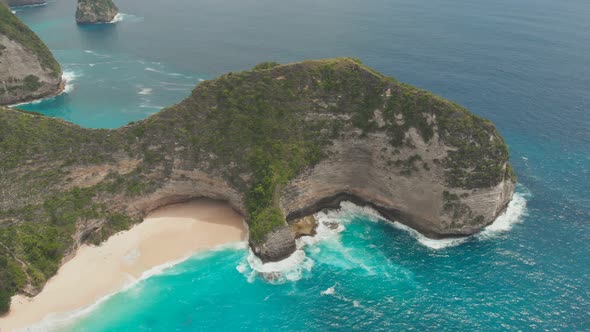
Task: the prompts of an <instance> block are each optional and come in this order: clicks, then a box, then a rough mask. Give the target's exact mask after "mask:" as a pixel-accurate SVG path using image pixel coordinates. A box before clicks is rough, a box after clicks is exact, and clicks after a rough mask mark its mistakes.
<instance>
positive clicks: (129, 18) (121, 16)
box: [106, 13, 143, 24]
mask: <svg viewBox="0 0 590 332" xmlns="http://www.w3.org/2000/svg"><path fill="white" fill-rule="evenodd" d="M123 21H125V22H142V21H143V17H139V16H135V15H132V14H125V13H117V15H115V17H114V18H113V20H112V21H110V22H107V23H106V24H115V23H118V22H123Z"/></svg>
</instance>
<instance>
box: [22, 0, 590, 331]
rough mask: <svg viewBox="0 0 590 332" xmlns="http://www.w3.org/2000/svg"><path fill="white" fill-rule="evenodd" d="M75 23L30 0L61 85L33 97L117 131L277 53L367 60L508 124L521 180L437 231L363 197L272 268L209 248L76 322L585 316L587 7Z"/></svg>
mask: <svg viewBox="0 0 590 332" xmlns="http://www.w3.org/2000/svg"><path fill="white" fill-rule="evenodd" d="M117 5H118V6H119V8H120V9H121V12H122V13H123V14H122V15H121V16H120V17H119V19H120V21H119V22H118V23H117V24H105V25H99V26H84V27H78V26H76V24H75V22H74V11H75V1H73V0H56V1H53V2H50V3H49V4H47V5H46V6H41V7H30V8H17V9H15V10H16V12H17V15H18V16H19V17H20V18H21V19H22V20H23V21H24V22H25V23H27V24H28V25H29V26H30V27H31V28H32V29H33V30H34V31H35V32H37V33H38V34H39V35H40V36H41V38H42V39H43V40H44V41H45V42H46V43H47V44H48V46H49V47H50V49H51V50H52V51H53V52H54V54H55V56H56V57H57V59H58V61H59V62H60V63H61V64H62V66H63V69H64V72H65V75H66V76H67V78H68V82H69V83H68V87H67V91H66V93H64V94H62V95H60V96H58V97H55V98H51V99H48V100H44V101H41V102H35V103H31V104H27V105H21V107H22V108H24V109H27V110H33V111H37V112H41V113H44V114H47V115H51V116H56V117H60V118H63V119H66V120H69V121H72V122H74V123H77V124H79V125H81V126H84V127H92V128H116V127H120V126H122V125H125V124H126V123H128V122H130V121H136V120H140V119H144V118H146V117H148V116H149V115H151V114H153V113H155V112H157V111H158V110H159V109H161V108H162V107H165V106H167V105H171V104H174V103H176V102H179V101H181V100H182V99H183V98H185V97H186V96H188V94H189V93H190V91H191V90H192V88H194V86H195V85H196V84H198V83H199V82H200V81H201V80H204V79H210V78H214V77H216V76H218V75H220V74H222V73H224V72H227V71H238V70H244V69H247V68H250V67H252V66H254V65H255V64H256V63H259V62H262V61H277V62H283V63H285V62H291V61H298V60H303V59H309V58H325V57H336V56H352V57H357V58H360V59H362V61H363V62H364V63H365V64H367V65H369V66H371V67H373V68H375V69H376V70H378V71H380V72H383V73H385V74H387V75H390V76H393V77H395V78H397V79H398V80H400V81H403V82H407V83H410V84H412V85H415V86H418V87H420V88H423V89H427V90H430V91H433V92H435V93H437V94H439V95H441V96H443V97H445V98H448V99H450V100H453V101H455V102H457V103H459V104H462V105H464V106H466V107H467V108H469V109H470V110H471V111H473V112H474V113H476V114H479V115H481V116H484V117H486V118H489V119H490V120H492V121H494V123H495V124H496V125H497V127H498V129H499V131H500V132H501V133H502V135H503V136H504V138H505V139H506V141H507V143H508V144H509V146H510V152H511V160H512V163H513V165H514V168H515V170H516V173H517V175H518V177H519V183H520V184H519V185H518V188H517V194H516V196H515V200H514V201H513V202H512V203H511V206H510V208H509V209H508V212H507V214H506V215H505V216H503V217H501V220H499V221H498V222H497V223H495V224H494V225H492V226H490V227H489V228H487V229H486V230H484V232H482V233H481V234H479V235H476V236H473V237H470V238H467V239H460V240H447V241H433V240H429V239H426V238H424V237H422V236H420V235H419V234H416V233H415V232H412V231H411V230H408V229H406V228H404V227H401V226H400V225H399V224H392V223H389V222H385V221H382V220H380V218H379V217H378V216H376V215H375V213H374V212H372V211H370V210H368V209H362V208H358V207H355V206H352V205H350V204H346V203H345V204H343V207H342V209H341V210H339V211H332V212H327V213H321V214H320V215H318V217H319V218H320V220H330V221H337V222H338V223H339V224H340V226H339V228H338V230H330V229H323V231H322V232H320V233H321V235H320V236H319V237H318V238H316V239H314V240H309V239H308V242H310V243H308V244H307V245H306V246H305V247H304V248H303V249H301V250H300V251H298V252H297V253H296V254H295V255H294V256H293V257H292V258H291V259H290V261H287V262H283V263H282V265H280V266H274V267H273V268H276V269H280V270H282V271H283V273H282V274H281V277H280V278H279V279H277V280H274V281H273V282H269V281H267V280H265V279H264V278H261V277H260V276H259V275H258V273H257V272H256V269H259V270H260V269H265V268H268V267H264V266H260V264H259V262H257V261H256V259H255V258H254V257H253V256H252V255H251V254H250V253H249V252H248V249H247V248H246V246H245V245H244V244H236V245H234V246H229V247H224V248H220V249H219V250H215V251H210V252H205V253H200V254H198V255H196V256H194V257H192V258H190V259H188V260H186V261H184V262H182V263H180V264H177V265H174V266H170V267H166V268H164V267H163V268H161V269H158V270H155V271H151V272H150V273H149V274H148V275H146V277H145V278H142V279H141V280H138V281H137V282H136V283H134V284H133V285H131V286H130V287H128V288H127V289H125V290H124V291H121V292H119V293H116V294H113V295H112V296H110V297H108V298H105V299H104V300H103V301H101V302H100V303H97V304H96V305H94V306H92V307H90V308H85V309H84V310H80V311H78V312H75V313H72V314H71V315H68V316H66V317H51V318H50V319H48V320H46V321H44V322H42V323H41V325H39V326H37V327H38V329H40V330H46V329H47V328H49V327H51V326H52V327H54V328H57V329H58V330H64V331H130V330H137V331H200V330H237V329H244V330H267V331H275V330H281V331H290V330H303V329H308V330H322V331H323V330H387V331H391V330H394V331H395V330H470V331H471V330H475V331H507V330H514V331H523V330H555V331H557V330H560V331H561V330H565V331H584V330H586V331H588V330H590V245H589V243H590V195H589V193H590V129H589V128H590V19H589V18H590V2H588V1H586V0H567V1H549V0H497V1H468V0H447V1H439V0H389V1H384V0H366V1H362V2H361V1H351V0H340V1H335V0H322V1H313V0H295V1H290V2H288V3H281V2H278V1H271V0H218V1H211V0H203V1H198V2H197V1H189V0H177V1H174V2H164V1H156V0H118V1H117Z"/></svg>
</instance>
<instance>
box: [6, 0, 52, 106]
mask: <svg viewBox="0 0 590 332" xmlns="http://www.w3.org/2000/svg"><path fill="white" fill-rule="evenodd" d="M61 84H62V79H61V68H60V66H59V64H58V63H57V61H56V60H55V59H54V58H53V55H52V54H51V52H50V51H49V49H48V48H47V46H45V44H43V42H42V41H41V40H40V39H39V37H37V35H35V33H33V32H32V31H31V30H30V29H29V28H28V27H27V26H26V25H25V24H23V23H22V22H21V21H20V20H19V19H18V18H17V17H16V16H15V15H14V14H12V13H11V12H10V10H9V9H8V8H7V7H5V6H4V5H0V104H14V103H18V102H23V101H30V100H34V99H39V98H43V97H47V96H51V95H54V94H57V93H58V92H59V91H60V90H61V87H62V86H61Z"/></svg>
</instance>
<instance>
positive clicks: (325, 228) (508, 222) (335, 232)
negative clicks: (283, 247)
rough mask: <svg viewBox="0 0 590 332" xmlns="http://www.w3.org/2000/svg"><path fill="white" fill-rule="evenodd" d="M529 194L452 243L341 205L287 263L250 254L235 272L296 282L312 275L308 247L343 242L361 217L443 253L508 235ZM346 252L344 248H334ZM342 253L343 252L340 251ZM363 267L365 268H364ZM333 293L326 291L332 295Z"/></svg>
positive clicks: (321, 218) (322, 217) (321, 219)
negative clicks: (479, 229) (350, 226)
mask: <svg viewBox="0 0 590 332" xmlns="http://www.w3.org/2000/svg"><path fill="white" fill-rule="evenodd" d="M528 195H529V194H528V193H526V192H524V193H523V192H517V193H515V194H514V198H513V199H512V201H511V202H510V203H509V204H508V207H507V208H506V211H504V213H503V214H501V215H500V216H499V217H498V218H497V219H496V221H495V222H494V223H493V224H491V225H489V226H487V227H485V228H484V229H483V230H482V232H481V233H479V234H477V235H474V236H466V237H460V238H452V239H431V238H428V237H426V236H424V235H423V234H421V233H420V232H418V231H416V230H415V229H413V228H410V227H408V226H406V225H404V224H401V223H399V222H397V221H394V222H390V221H388V220H387V219H385V218H384V217H383V216H381V215H380V214H379V213H378V212H377V211H376V210H374V209H372V208H370V207H361V206H358V205H355V204H354V203H351V202H342V203H340V209H337V210H325V211H321V212H318V213H316V214H315V215H314V217H315V219H316V221H317V223H318V225H317V228H316V235H315V236H313V237H312V236H303V237H301V238H299V239H297V240H296V245H297V250H296V251H295V252H294V253H293V254H292V255H291V256H289V257H288V258H286V259H285V260H282V261H279V262H272V263H266V264H265V263H262V261H261V260H260V259H259V258H258V257H256V255H254V253H253V252H252V251H250V253H249V255H248V257H247V258H246V260H245V261H244V262H242V263H240V264H239V265H238V266H237V267H236V268H237V270H238V271H239V272H240V273H242V274H243V275H244V276H246V277H247V278H248V281H249V282H253V281H254V280H255V278H256V277H262V278H263V279H265V280H267V281H268V282H270V283H273V284H281V283H285V282H287V281H297V280H299V279H301V278H302V277H304V276H305V274H306V273H307V272H310V271H311V270H312V268H313V266H314V265H315V262H314V260H313V259H312V258H310V257H308V256H307V254H306V252H305V251H304V248H306V247H308V248H309V250H311V252H312V253H314V252H318V251H319V250H320V248H319V247H317V246H316V244H318V243H320V242H328V241H335V242H338V241H340V233H341V232H343V231H344V230H345V229H346V225H347V224H348V223H350V222H352V221H353V220H354V219H355V218H359V217H362V218H364V219H368V220H370V221H373V222H387V223H388V224H390V225H392V226H393V227H395V228H397V229H400V230H403V231H406V232H408V233H409V234H410V235H411V236H412V237H414V238H415V239H416V240H417V241H418V243H419V244H421V245H423V246H425V247H428V248H430V249H433V250H439V249H444V248H448V247H453V246H458V245H460V244H462V243H464V242H466V241H467V240H469V239H472V238H474V239H481V240H483V239H488V238H491V237H494V236H496V235H497V234H500V233H503V232H506V231H509V230H511V229H512V227H513V225H514V224H516V223H519V222H521V221H522V217H523V216H525V215H526V197H527V196H528ZM335 248H341V250H345V247H344V246H341V245H340V246H335ZM339 250H340V249H339ZM361 265H362V264H361ZM332 291H333V290H330V289H328V290H326V294H330V293H331V292H332Z"/></svg>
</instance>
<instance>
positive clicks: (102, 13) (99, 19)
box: [76, 0, 119, 24]
mask: <svg viewBox="0 0 590 332" xmlns="http://www.w3.org/2000/svg"><path fill="white" fill-rule="evenodd" d="M118 13H119V8H117V6H116V5H115V3H114V2H113V1H112V0H78V8H77V9H76V22H77V23H78V24H96V23H109V22H112V21H113V19H115V16H117V14H118Z"/></svg>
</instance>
